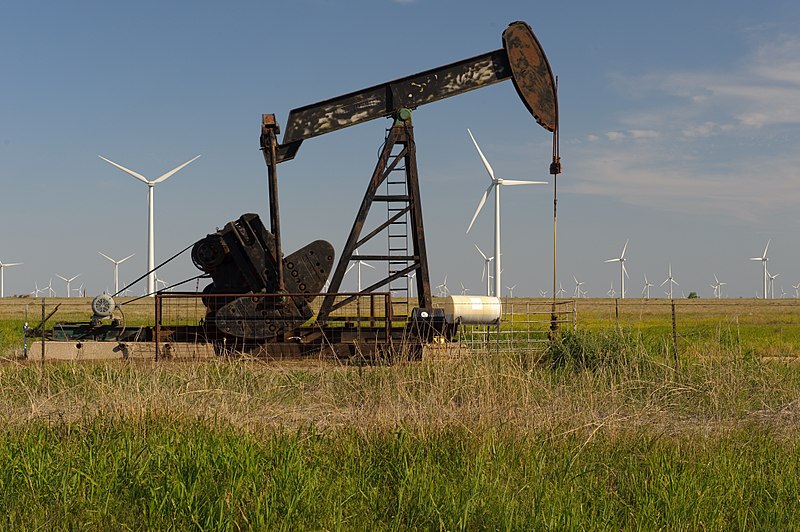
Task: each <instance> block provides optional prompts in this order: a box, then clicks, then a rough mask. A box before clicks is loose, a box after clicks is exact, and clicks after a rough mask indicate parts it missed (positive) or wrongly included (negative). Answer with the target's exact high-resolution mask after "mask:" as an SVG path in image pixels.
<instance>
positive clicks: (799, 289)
mask: <svg viewBox="0 0 800 532" xmlns="http://www.w3.org/2000/svg"><path fill="white" fill-rule="evenodd" d="M792 288H794V297H796V298H800V283H797V284H796V285H794V284H793V285H792Z"/></svg>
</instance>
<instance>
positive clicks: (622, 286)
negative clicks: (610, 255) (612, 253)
mask: <svg viewBox="0 0 800 532" xmlns="http://www.w3.org/2000/svg"><path fill="white" fill-rule="evenodd" d="M626 249H628V241H627V240H626V241H625V245H624V246H623V248H622V253H620V255H619V257H617V258H616V259H608V260H607V261H606V262H619V283H620V294H621V296H620V297H621V298H622V299H625V278H626V277H627V276H628V270H626V269H625V250H626Z"/></svg>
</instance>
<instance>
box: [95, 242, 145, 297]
mask: <svg viewBox="0 0 800 532" xmlns="http://www.w3.org/2000/svg"><path fill="white" fill-rule="evenodd" d="M98 253H100V254H101V255H102V256H104V257H105V258H107V259H108V260H110V261H111V262H113V263H114V295H117V294H119V265H120V264H122V263H123V262H125V261H126V260H128V259H129V258H131V257H133V256H134V255H136V253H132V254H130V255H128V256H127V257H125V258H124V259H120V260H114V259H112V258H111V257H109V256H108V255H106V254H105V253H103V252H102V251H98Z"/></svg>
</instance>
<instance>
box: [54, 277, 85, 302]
mask: <svg viewBox="0 0 800 532" xmlns="http://www.w3.org/2000/svg"><path fill="white" fill-rule="evenodd" d="M80 276H81V274H78V275H76V276H75V277H70V278H69V279H67V278H66V277H61V276H60V275H58V274H56V277H58V278H59V279H61V280H62V281H65V282H66V283H67V297H71V296H72V290H70V288H69V284H70V283H71V282H72V281H74V280H75V279H77V278H78V277H80Z"/></svg>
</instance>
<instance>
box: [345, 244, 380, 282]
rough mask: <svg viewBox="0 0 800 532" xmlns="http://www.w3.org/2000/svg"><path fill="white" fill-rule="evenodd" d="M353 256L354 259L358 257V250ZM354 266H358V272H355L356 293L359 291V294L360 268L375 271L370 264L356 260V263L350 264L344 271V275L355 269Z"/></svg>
mask: <svg viewBox="0 0 800 532" xmlns="http://www.w3.org/2000/svg"><path fill="white" fill-rule="evenodd" d="M353 255H355V256H356V257H358V250H355V251H354V252H353ZM356 266H358V270H357V279H358V281H357V282H358V291H359V292H361V266H366V267H367V268H372V269H373V270H374V269H375V266H373V265H372V264H370V263H368V262H364V261H363V260H361V259H358V261H357V262H354V263H353V264H351V265H350V266H348V267H347V269H346V270H345V271H344V273H345V274H347V272H349V271H350V270H352V269H353V268H355V267H356Z"/></svg>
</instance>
